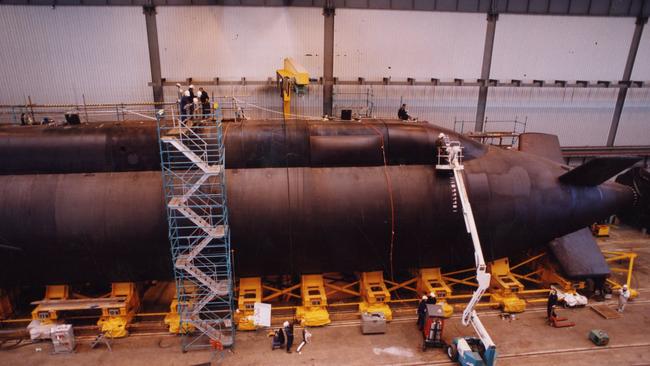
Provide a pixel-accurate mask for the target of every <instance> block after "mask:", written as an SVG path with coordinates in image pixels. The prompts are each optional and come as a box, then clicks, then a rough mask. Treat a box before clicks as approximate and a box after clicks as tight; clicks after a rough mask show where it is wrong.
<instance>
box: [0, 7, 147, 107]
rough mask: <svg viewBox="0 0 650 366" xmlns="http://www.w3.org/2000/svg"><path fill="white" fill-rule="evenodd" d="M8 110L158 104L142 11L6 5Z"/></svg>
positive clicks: (1, 27) (3, 91)
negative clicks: (61, 105)
mask: <svg viewBox="0 0 650 366" xmlns="http://www.w3.org/2000/svg"><path fill="white" fill-rule="evenodd" d="M0 34H2V36H1V37H0V50H2V51H0V65H2V66H1V67H2V72H1V73H0V104H14V103H25V102H26V99H27V96H31V98H32V101H33V102H34V103H82V95H83V94H85V96H86V101H87V102H88V103H110V102H121V101H129V102H132V101H151V100H152V91H151V87H149V86H147V83H148V82H149V81H150V80H151V71H150V68H149V54H148V50H147V34H146V27H145V20H144V15H143V14H142V8H141V7H66V6H62V7H56V8H54V9H53V8H51V7H46V6H33V7H31V6H2V5H0Z"/></svg>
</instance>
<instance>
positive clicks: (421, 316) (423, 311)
mask: <svg viewBox="0 0 650 366" xmlns="http://www.w3.org/2000/svg"><path fill="white" fill-rule="evenodd" d="M417 314H418V321H417V325H418V329H419V330H422V329H423V328H424V321H425V320H426V318H427V295H422V300H420V303H419V304H418V313H417Z"/></svg>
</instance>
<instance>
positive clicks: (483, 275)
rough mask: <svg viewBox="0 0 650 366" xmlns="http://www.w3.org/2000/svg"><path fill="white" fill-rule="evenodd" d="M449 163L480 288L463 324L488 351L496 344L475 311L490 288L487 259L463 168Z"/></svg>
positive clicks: (467, 308) (455, 160)
mask: <svg viewBox="0 0 650 366" xmlns="http://www.w3.org/2000/svg"><path fill="white" fill-rule="evenodd" d="M449 163H450V165H451V166H452V168H453V171H454V178H455V180H456V186H457V187H458V193H459V195H460V202H461V208H462V210H463V218H464V219H465V227H466V229H467V232H468V233H469V234H470V235H471V237H472V243H473V244H474V261H475V262H476V281H477V282H478V288H477V289H476V290H475V291H474V294H473V295H472V298H471V300H470V301H469V303H468V304H467V307H466V308H465V311H463V318H462V322H463V325H465V326H467V325H469V324H472V326H473V327H474V330H475V331H476V333H477V334H478V336H479V337H480V338H481V341H482V342H483V345H484V346H485V348H486V349H487V348H488V347H490V346H494V342H493V341H492V338H491V337H490V335H489V334H488V332H487V330H486V329H485V327H484V326H483V323H481V320H480V319H479V318H478V314H477V313H476V311H475V310H474V307H475V306H476V304H477V303H478V302H479V301H480V300H481V297H482V296H483V294H484V293H485V290H487V288H488V287H489V286H490V274H489V273H487V271H486V266H485V259H483V250H482V249H481V242H480V241H479V238H478V231H477V229H476V223H475V222H474V214H473V213H472V206H471V205H470V204H469V197H468V196H467V190H466V189H465V181H464V180H463V166H462V164H460V163H459V159H458V158H455V159H453V160H452V161H450V162H449Z"/></svg>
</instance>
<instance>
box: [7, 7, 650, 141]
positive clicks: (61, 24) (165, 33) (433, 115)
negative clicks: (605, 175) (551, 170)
mask: <svg viewBox="0 0 650 366" xmlns="http://www.w3.org/2000/svg"><path fill="white" fill-rule="evenodd" d="M157 11H158V14H157V23H158V35H159V44H160V52H161V66H162V76H163V77H164V78H167V80H179V81H180V80H184V79H186V78H188V77H192V78H193V79H194V80H212V79H213V78H215V77H219V78H220V79H221V80H240V78H242V77H246V78H247V79H248V80H265V79H267V78H269V77H274V76H275V70H276V69H277V68H278V67H280V66H281V65H282V59H283V58H284V57H287V56H289V57H294V58H295V59H297V60H298V61H299V62H300V63H302V64H303V65H305V66H306V67H307V69H308V70H309V72H310V74H311V75H312V77H320V76H322V73H323V54H322V53H323V38H324V36H323V16H322V14H321V10H320V9H316V8H293V7H291V8H252V7H246V8H242V7H214V6H210V7H159V8H158V9H157ZM485 29H486V20H485V15H482V14H461V13H453V14H452V13H439V12H411V11H388V10H351V9H337V12H336V18H335V45H334V46H335V52H334V53H335V54H334V57H335V60H334V61H335V62H334V76H335V77H337V78H339V80H356V79H357V78H358V77H364V78H366V79H368V80H379V79H381V78H383V77H391V78H392V80H393V81H398V80H405V79H406V78H407V77H413V78H415V79H416V80H428V79H430V78H433V77H435V78H439V79H443V80H444V79H451V78H463V79H476V78H479V77H480V69H481V63H482V56H483V46H484V40H485ZM633 29H634V19H633V18H595V17H589V18H583V17H558V16H521V15H501V16H500V17H499V20H498V22H497V28H496V37H495V46H494V56H493V61H492V73H491V78H493V79H501V80H504V79H523V80H530V79H542V80H555V79H565V80H618V79H620V78H621V76H622V72H623V69H624V65H625V60H626V58H627V53H628V49H629V45H630V41H631V38H632V33H633ZM0 34H3V37H0V47H1V49H2V52H0V64H2V65H3V66H2V68H3V72H2V73H1V74H0V104H13V103H16V104H22V103H25V102H26V97H27V96H28V95H30V96H31V97H32V100H33V102H35V103H82V95H83V94H85V96H86V101H87V102H88V103H110V102H121V101H125V102H133V101H151V100H152V91H151V88H150V87H149V86H147V84H148V82H149V81H150V77H151V74H150V70H149V59H148V50H147V40H146V28H145V19H144V15H143V14H142V8H141V7H119V8H118V7H57V8H55V9H52V8H48V7H27V6H0ZM632 79H633V80H650V30H648V29H646V30H645V32H644V35H643V37H642V40H641V46H640V49H639V52H638V55H637V60H636V63H635V67H634V70H633V74H632ZM195 84H196V86H197V87H198V86H199V85H198V83H195ZM206 89H207V90H208V92H210V94H211V95H217V96H222V97H223V96H235V97H237V98H238V99H239V100H240V101H241V103H243V104H244V109H245V111H246V113H247V115H248V116H249V117H251V118H276V117H280V112H281V110H282V108H281V101H280V98H279V95H278V94H279V93H278V91H277V90H276V88H275V86H274V85H266V86H259V85H248V86H218V87H216V86H208V87H206ZM489 90H490V91H489V95H488V106H487V111H486V116H487V118H488V120H493V121H494V120H514V119H515V118H518V119H525V118H526V117H527V118H528V130H529V131H540V132H550V133H558V134H559V135H560V140H561V143H562V144H563V145H604V144H605V139H606V136H607V132H608V129H609V126H610V123H611V118H612V113H613V107H614V103H615V100H616V93H617V89H581V88H566V89H563V88H557V89H556V88H552V89H547V88H504V87H498V88H497V87H495V88H490V89H489ZM165 100H166V101H169V102H172V101H175V100H176V88H175V87H166V88H165ZM223 100H227V99H223ZM230 100H232V99H230ZM477 100H478V88H477V87H466V86H463V87H451V86H445V87H443V86H415V87H413V86H396V85H379V86H376V85H375V86H367V85H348V86H343V85H336V86H335V95H334V109H335V113H336V114H337V115H339V114H340V110H341V109H346V108H350V107H352V108H353V109H355V111H357V112H363V111H362V110H361V109H362V108H368V107H369V106H370V105H372V112H373V114H374V115H375V116H377V117H383V118H393V117H395V114H396V111H397V108H398V107H399V104H400V103H401V102H405V103H407V104H408V105H409V110H410V112H411V114H413V115H414V116H417V117H419V118H420V119H423V120H429V121H432V122H434V123H438V124H441V125H443V126H445V127H449V128H453V127H454V126H453V124H454V121H455V120H460V121H469V122H468V123H469V124H470V125H471V123H472V121H473V120H474V118H475V114H476V103H477ZM649 106H650V100H649V97H648V89H631V90H630V92H629V93H628V99H627V102H626V105H625V108H624V110H623V115H622V118H621V123H620V127H619V135H618V137H617V139H616V144H619V145H636V144H646V145H647V144H650V137H649V136H648V134H649V132H648V131H650V121H649V120H648V112H649V110H648V109H649V108H650V107H649ZM293 107H294V113H296V114H299V115H306V116H314V117H317V116H320V115H321V114H322V87H321V86H318V85H313V86H310V88H309V92H308V93H307V94H306V95H304V96H302V97H297V98H294V99H293ZM489 126H490V125H489V124H488V128H489Z"/></svg>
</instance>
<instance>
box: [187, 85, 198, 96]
mask: <svg viewBox="0 0 650 366" xmlns="http://www.w3.org/2000/svg"><path fill="white" fill-rule="evenodd" d="M187 90H188V91H189V92H190V97H192V99H194V97H196V95H194V85H190V86H188V87H187Z"/></svg>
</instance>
